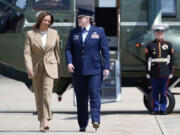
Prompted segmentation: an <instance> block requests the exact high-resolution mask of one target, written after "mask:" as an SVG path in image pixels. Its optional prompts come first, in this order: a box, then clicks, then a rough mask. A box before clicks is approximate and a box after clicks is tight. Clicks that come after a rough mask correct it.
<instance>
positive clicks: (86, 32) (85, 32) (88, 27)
mask: <svg viewBox="0 0 180 135" xmlns="http://www.w3.org/2000/svg"><path fill="white" fill-rule="evenodd" d="M85 28H86V30H85V31H83V32H82V38H83V43H84V41H85V39H86V37H87V35H88V32H89V30H90V28H91V25H88V26H86V27H85ZM82 29H83V28H82Z"/></svg>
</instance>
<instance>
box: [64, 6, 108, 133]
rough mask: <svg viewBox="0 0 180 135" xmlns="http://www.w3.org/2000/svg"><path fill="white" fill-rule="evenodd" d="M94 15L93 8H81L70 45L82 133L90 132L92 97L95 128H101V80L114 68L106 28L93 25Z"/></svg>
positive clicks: (68, 57)
mask: <svg viewBox="0 0 180 135" xmlns="http://www.w3.org/2000/svg"><path fill="white" fill-rule="evenodd" d="M93 14H94V12H93V11H90V10H87V9H79V12H78V15H77V21H78V26H77V27H75V28H74V29H72V30H71V31H70V34H69V38H68V41H67V45H66V62H67V66H68V71H69V72H70V73H72V76H73V85H74V90H75V94H76V100H77V113H78V124H79V126H80V131H81V132H83V131H86V127H87V125H88V97H90V110H91V117H92V124H93V127H94V128H95V129H97V128H98V127H99V124H100V106H101V101H100V89H101V83H102V79H103V77H105V78H107V77H108V75H109V70H110V56H109V47H108V42H107V38H106V35H105V32H104V29H102V28H99V27H96V26H93V25H92V24H91V21H92V15H93Z"/></svg>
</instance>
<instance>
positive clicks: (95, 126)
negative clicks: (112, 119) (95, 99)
mask: <svg viewBox="0 0 180 135" xmlns="http://www.w3.org/2000/svg"><path fill="white" fill-rule="evenodd" d="M93 128H95V130H97V129H98V128H99V123H98V122H93Z"/></svg>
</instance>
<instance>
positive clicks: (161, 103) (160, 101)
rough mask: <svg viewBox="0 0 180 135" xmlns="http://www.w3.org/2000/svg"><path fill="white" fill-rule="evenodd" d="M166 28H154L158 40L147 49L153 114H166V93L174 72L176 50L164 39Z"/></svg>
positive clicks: (152, 42)
mask: <svg viewBox="0 0 180 135" xmlns="http://www.w3.org/2000/svg"><path fill="white" fill-rule="evenodd" d="M165 28H166V26H164V25H154V26H153V27H152V29H153V30H154V34H155V37H156V39H155V40H154V41H151V42H150V43H148V45H147V46H146V49H145V57H146V73H147V74H146V77H147V78H148V79H150V82H151V85H152V96H153V113H155V114H156V113H160V114H166V105H167V99H166V91H167V89H168V83H169V79H171V78H172V77H173V71H174V62H173V55H174V49H173V47H172V45H171V43H170V42H168V41H165V40H164V39H163V36H164V30H165Z"/></svg>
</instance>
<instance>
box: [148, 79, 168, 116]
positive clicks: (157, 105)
mask: <svg viewBox="0 0 180 135" xmlns="http://www.w3.org/2000/svg"><path fill="white" fill-rule="evenodd" d="M168 83H169V79H168V78H151V85H152V96H153V105H154V106H153V111H156V112H157V111H166V104H167V99H166V92H167V88H168Z"/></svg>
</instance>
